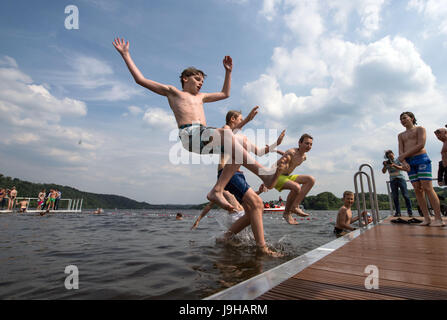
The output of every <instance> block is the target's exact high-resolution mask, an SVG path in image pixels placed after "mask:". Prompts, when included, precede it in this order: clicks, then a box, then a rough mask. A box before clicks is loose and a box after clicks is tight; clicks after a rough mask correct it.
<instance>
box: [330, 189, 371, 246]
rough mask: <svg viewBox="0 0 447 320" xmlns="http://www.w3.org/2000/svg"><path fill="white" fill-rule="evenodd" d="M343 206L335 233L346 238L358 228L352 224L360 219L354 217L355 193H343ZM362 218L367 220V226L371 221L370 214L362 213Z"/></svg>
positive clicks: (338, 216)
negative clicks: (352, 208) (352, 209)
mask: <svg viewBox="0 0 447 320" xmlns="http://www.w3.org/2000/svg"><path fill="white" fill-rule="evenodd" d="M342 200H343V206H342V207H341V208H340V209H339V210H338V214H337V221H336V223H335V228H334V233H335V235H336V236H337V237H341V236H344V235H345V234H347V233H348V232H350V231H354V230H355V229H356V228H354V227H352V226H351V224H352V223H354V222H356V221H358V220H359V217H354V218H353V217H352V211H351V207H352V205H353V204H354V192H352V191H345V192H343V199H342ZM362 216H363V218H364V220H365V224H368V223H369V222H370V221H371V220H370V219H368V213H367V212H366V211H363V212H362Z"/></svg>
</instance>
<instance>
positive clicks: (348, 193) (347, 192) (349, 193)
mask: <svg viewBox="0 0 447 320" xmlns="http://www.w3.org/2000/svg"><path fill="white" fill-rule="evenodd" d="M351 194H352V195H354V192H352V191H349V190H346V191H345V192H343V198H345V197H346V196H347V195H351Z"/></svg>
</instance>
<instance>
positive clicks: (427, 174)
mask: <svg viewBox="0 0 447 320" xmlns="http://www.w3.org/2000/svg"><path fill="white" fill-rule="evenodd" d="M405 160H406V161H407V162H408V164H409V165H410V171H408V177H409V178H410V182H412V183H413V182H418V181H420V180H430V181H431V179H432V175H431V160H430V158H429V157H428V155H427V154H426V153H423V154H419V155H417V156H413V157H409V158H406V159H405Z"/></svg>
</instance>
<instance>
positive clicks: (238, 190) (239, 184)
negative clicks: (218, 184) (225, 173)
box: [217, 170, 250, 203]
mask: <svg viewBox="0 0 447 320" xmlns="http://www.w3.org/2000/svg"><path fill="white" fill-rule="evenodd" d="M221 174H222V170H219V172H218V173H217V178H218V179H219V177H220V175H221ZM248 189H250V186H249V185H248V183H247V181H245V176H244V174H243V173H242V172H240V171H236V173H235V174H234V175H233V176H232V177H231V179H230V181H229V182H228V184H227V185H226V186H225V190H227V191H229V192H230V193H231V194H232V195H234V196H235V197H236V199H237V201H239V203H242V198H243V197H244V195H245V193H246V192H247V191H248Z"/></svg>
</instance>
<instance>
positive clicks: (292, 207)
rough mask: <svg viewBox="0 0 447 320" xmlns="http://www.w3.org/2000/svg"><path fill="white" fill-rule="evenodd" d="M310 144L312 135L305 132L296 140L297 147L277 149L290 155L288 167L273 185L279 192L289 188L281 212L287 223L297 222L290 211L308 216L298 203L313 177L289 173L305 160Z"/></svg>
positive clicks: (313, 180)
mask: <svg viewBox="0 0 447 320" xmlns="http://www.w3.org/2000/svg"><path fill="white" fill-rule="evenodd" d="M312 144H313V138H312V136H311V135H309V134H307V133H305V134H303V135H302V136H301V138H300V140H299V141H298V148H292V149H289V150H287V151H286V152H282V151H279V150H277V152H278V153H279V154H281V155H283V156H284V155H289V156H290V157H291V160H290V162H289V165H288V168H287V169H286V170H285V172H284V173H282V174H281V175H280V176H279V178H278V181H277V183H276V185H275V189H276V190H278V191H279V192H281V191H282V190H283V189H286V190H290V192H289V195H288V196H287V202H286V207H285V209H284V213H283V217H284V219H285V220H286V221H287V222H288V223H289V224H298V222H297V221H296V220H295V219H293V218H292V213H296V214H297V215H299V216H301V217H306V216H308V214H307V213H304V212H303V210H301V208H300V204H301V202H302V201H303V200H304V197H306V195H307V194H308V193H309V191H310V189H312V187H313V186H314V184H315V178H314V177H312V176H310V175H304V174H300V175H298V174H295V175H291V174H292V172H293V170H295V168H296V167H298V166H299V165H300V164H302V163H303V162H304V161H305V160H306V158H307V157H306V153H307V152H309V151H310V150H311V149H312ZM300 185H301V186H300Z"/></svg>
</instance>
